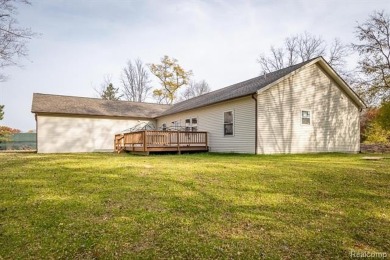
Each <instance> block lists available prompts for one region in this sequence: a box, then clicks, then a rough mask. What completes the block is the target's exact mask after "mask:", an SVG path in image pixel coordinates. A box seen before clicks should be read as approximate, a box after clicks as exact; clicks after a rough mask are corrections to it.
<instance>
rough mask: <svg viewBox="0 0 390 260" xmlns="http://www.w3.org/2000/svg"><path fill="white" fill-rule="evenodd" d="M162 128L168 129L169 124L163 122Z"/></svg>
mask: <svg viewBox="0 0 390 260" xmlns="http://www.w3.org/2000/svg"><path fill="white" fill-rule="evenodd" d="M162 130H163V131H167V124H166V123H164V124H162Z"/></svg>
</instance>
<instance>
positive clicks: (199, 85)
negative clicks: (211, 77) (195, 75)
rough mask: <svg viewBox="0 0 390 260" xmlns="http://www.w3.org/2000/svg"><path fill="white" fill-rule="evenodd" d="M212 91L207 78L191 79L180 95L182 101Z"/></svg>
mask: <svg viewBox="0 0 390 260" xmlns="http://www.w3.org/2000/svg"><path fill="white" fill-rule="evenodd" d="M210 91H211V88H210V86H209V84H208V83H207V82H206V81H205V80H201V81H190V83H189V85H188V86H187V87H186V88H185V90H184V92H183V93H182V95H181V97H180V101H183V100H188V99H190V98H194V97H197V96H200V95H203V94H206V93H208V92H210Z"/></svg>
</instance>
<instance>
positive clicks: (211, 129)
mask: <svg viewBox="0 0 390 260" xmlns="http://www.w3.org/2000/svg"><path fill="white" fill-rule="evenodd" d="M227 111H233V113H234V136H225V135H224V112H227ZM188 118H196V119H197V129H198V131H206V132H208V141H209V142H208V144H209V147H210V151H211V152H234V153H255V101H254V100H253V99H252V98H251V97H250V96H248V97H243V98H238V99H234V100H231V101H225V102H223V103H219V104H214V105H210V106H207V107H203V108H198V109H193V110H190V111H186V112H181V113H177V114H173V115H168V116H163V117H160V118H158V119H157V125H158V126H161V125H162V124H163V123H164V122H174V121H178V122H180V125H185V120H186V119H188Z"/></svg>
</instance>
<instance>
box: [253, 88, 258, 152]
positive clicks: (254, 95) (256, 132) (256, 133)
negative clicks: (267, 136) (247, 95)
mask: <svg viewBox="0 0 390 260" xmlns="http://www.w3.org/2000/svg"><path fill="white" fill-rule="evenodd" d="M252 99H253V100H254V101H255V154H257V135H258V131H257V130H258V129H257V93H254V94H253V95H252Z"/></svg>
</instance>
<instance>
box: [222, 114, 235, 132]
mask: <svg viewBox="0 0 390 260" xmlns="http://www.w3.org/2000/svg"><path fill="white" fill-rule="evenodd" d="M227 112H232V115H233V134H232V135H225V113H227ZM235 119H236V117H235V113H234V110H233V109H232V110H226V111H223V113H222V123H223V129H222V131H223V137H227V138H229V137H234V135H235V134H236V131H235V128H236V122H235V121H236V120H235Z"/></svg>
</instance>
